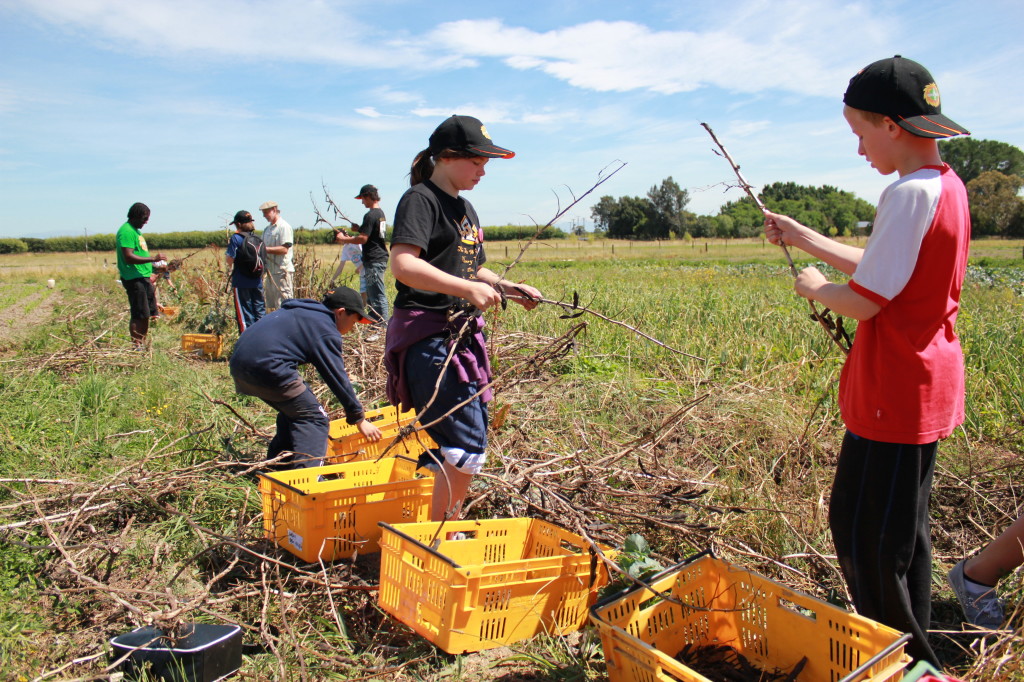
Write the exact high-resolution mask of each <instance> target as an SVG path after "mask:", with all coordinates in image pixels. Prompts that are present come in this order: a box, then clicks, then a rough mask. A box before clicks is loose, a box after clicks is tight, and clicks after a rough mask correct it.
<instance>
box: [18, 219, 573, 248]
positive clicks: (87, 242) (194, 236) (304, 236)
mask: <svg viewBox="0 0 1024 682" xmlns="http://www.w3.org/2000/svg"><path fill="white" fill-rule="evenodd" d="M537 229H538V227H537V226H532V225H496V226H492V227H485V228H484V237H485V239H486V240H487V241H507V240H520V239H530V238H531V237H533V236H534V235H535V234H537ZM232 232H233V229H230V228H226V229H223V230H209V231H189V232H144V234H145V235H146V245H147V246H148V247H149V249H150V250H151V251H153V250H166V249H202V248H205V247H207V246H224V247H226V246H227V243H228V239H230V237H231V234H232ZM565 236H566V235H565V233H564V232H562V231H561V230H559V229H557V228H554V227H546V228H544V230H542V232H541V234H540V237H539V238H540V239H558V238H564V237H565ZM387 239H388V241H390V239H391V230H390V228H389V229H388V235H387ZM333 242H334V230H332V229H330V228H323V229H317V230H307V229H305V228H302V227H299V228H296V230H295V243H296V244H299V245H304V244H331V243H333ZM115 246H116V234H114V233H111V234H92V235H82V236H77V237H49V238H47V239H40V238H38V237H16V238H0V253H26V252H32V253H64V252H69V253H70V252H81V251H113V250H114V248H115Z"/></svg>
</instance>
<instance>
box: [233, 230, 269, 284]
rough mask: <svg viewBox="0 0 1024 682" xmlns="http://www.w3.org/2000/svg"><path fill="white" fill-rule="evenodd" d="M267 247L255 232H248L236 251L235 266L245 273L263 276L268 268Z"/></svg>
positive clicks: (250, 275)
mask: <svg viewBox="0 0 1024 682" xmlns="http://www.w3.org/2000/svg"><path fill="white" fill-rule="evenodd" d="M266 262H267V247H266V245H264V243H263V240H262V239H260V238H259V237H257V236H256V234H255V233H253V232H246V233H245V235H244V236H243V237H242V243H241V244H239V245H238V250H237V251H236V252H235V267H236V268H237V269H238V271H239V272H241V273H242V274H243V275H247V276H249V277H262V276H263V270H264V269H266Z"/></svg>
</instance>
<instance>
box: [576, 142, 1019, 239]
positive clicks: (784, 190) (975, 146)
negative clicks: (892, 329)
mask: <svg viewBox="0 0 1024 682" xmlns="http://www.w3.org/2000/svg"><path fill="white" fill-rule="evenodd" d="M939 149H940V151H941V153H942V158H943V160H945V161H946V163H948V164H949V165H950V166H951V167H952V168H953V170H954V171H956V173H957V175H959V176H960V178H961V179H962V180H963V181H964V183H965V184H966V185H967V192H968V196H969V198H970V205H971V222H972V233H973V235H974V236H977V237H981V236H1004V237H1021V236H1024V199H1022V198H1021V197H1020V196H1019V194H1020V190H1021V187H1022V186H1024V152H1022V151H1021V150H1020V149H1018V148H1017V147H1014V146H1013V145H1010V144H1006V143H1005V142H997V141H995V140H976V139H973V138H970V137H960V138H955V139H952V140H948V141H943V142H940V143H939ZM760 198H761V200H762V202H763V203H764V205H765V207H766V208H768V210H770V211H774V212H776V213H784V214H786V215H789V216H792V217H793V218H795V219H796V220H799V221H800V222H802V223H803V224H805V225H808V226H810V227H813V228H815V229H816V230H818V231H820V232H822V233H824V234H828V235H832V236H835V235H850V234H853V233H854V231H855V230H856V229H857V226H858V225H863V224H868V225H870V222H871V221H872V220H873V218H874V213H875V208H874V206H873V205H872V204H871V203H869V202H867V201H865V200H863V199H859V198H857V197H856V196H854V195H853V194H852V193H851V192H845V191H842V190H839V189H837V188H835V187H830V186H828V185H824V186H821V187H808V186H804V185H797V184H796V183H793V182H777V183H774V184H771V185H768V186H766V187H765V188H764V189H763V190H762V192H761V196H760ZM689 201H690V195H689V193H688V192H687V191H686V190H685V189H682V188H681V187H679V185H678V183H676V182H675V180H673V179H672V177H671V176H669V177H668V178H665V179H664V180H662V181H661V184H660V185H655V186H654V187H651V189H650V191H648V192H647V195H646V196H644V197H630V196H623V197H619V198H618V199H616V198H614V197H611V196H603V197H601V198H600V199H599V200H598V202H597V203H596V204H595V205H594V206H592V207H591V210H590V213H591V217H592V218H593V219H594V224H595V229H596V230H597V231H598V232H603V233H605V234H607V235H608V236H609V237H611V238H619V239H673V238H685V237H687V236H689V237H719V238H723V237H724V238H728V237H753V236H756V235H758V234H760V233H761V225H762V223H763V222H764V219H763V217H762V215H761V211H760V209H758V207H757V205H756V204H755V203H754V202H753V201H752V200H751V199H750V198H749V197H744V198H742V199H739V200H736V201H730V202H729V203H727V204H725V205H724V206H722V207H721V209H720V210H719V212H718V215H715V216H706V215H696V214H694V213H692V212H690V211H687V210H686V206H687V204H688V203H689ZM580 229H582V228H580Z"/></svg>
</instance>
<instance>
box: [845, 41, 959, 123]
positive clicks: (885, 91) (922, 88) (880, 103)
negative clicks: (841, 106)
mask: <svg viewBox="0 0 1024 682" xmlns="http://www.w3.org/2000/svg"><path fill="white" fill-rule="evenodd" d="M843 102H844V103H845V104H846V105H847V106H851V107H853V108H854V109H860V110H862V111H871V112H874V113H876V114H882V115H884V116H888V117H889V118H891V119H892V120H893V121H895V122H896V123H897V124H898V125H899V126H900V127H901V128H903V129H904V130H906V131H908V132H910V133H912V134H914V135H917V136H918V137H931V138H941V137H953V136H954V135H970V134H971V133H970V131H968V130H967V129H966V128H964V127H963V126H962V125H960V124H958V123H955V122H954V121H952V120H951V119H949V118H947V117H945V116H943V115H942V106H941V100H940V98H939V86H938V85H936V84H935V79H934V78H932V75H931V74H930V73H928V69H926V68H924V67H923V66H921V65H920V64H918V63H917V62H915V61H913V60H911V59H904V58H903V57H901V56H900V55H896V56H895V57H892V58H891V59H880V60H878V61H877V62H874V63H872V64H869V65H868V66H865V67H864V68H863V69H861V70H860V71H859V72H857V75H855V76H854V77H853V78H851V79H850V85H849V86H848V87H847V88H846V94H845V95H843Z"/></svg>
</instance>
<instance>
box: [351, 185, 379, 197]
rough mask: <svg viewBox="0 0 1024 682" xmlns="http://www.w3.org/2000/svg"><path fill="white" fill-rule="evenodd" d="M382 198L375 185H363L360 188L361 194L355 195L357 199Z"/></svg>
mask: <svg viewBox="0 0 1024 682" xmlns="http://www.w3.org/2000/svg"><path fill="white" fill-rule="evenodd" d="M366 196H368V197H370V198H371V199H373V198H377V199H379V198H380V194H378V193H377V188H376V187H374V186H373V185H363V186H362V187H360V188H359V194H357V195H356V196H355V198H356V199H362V198H363V197H366Z"/></svg>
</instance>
